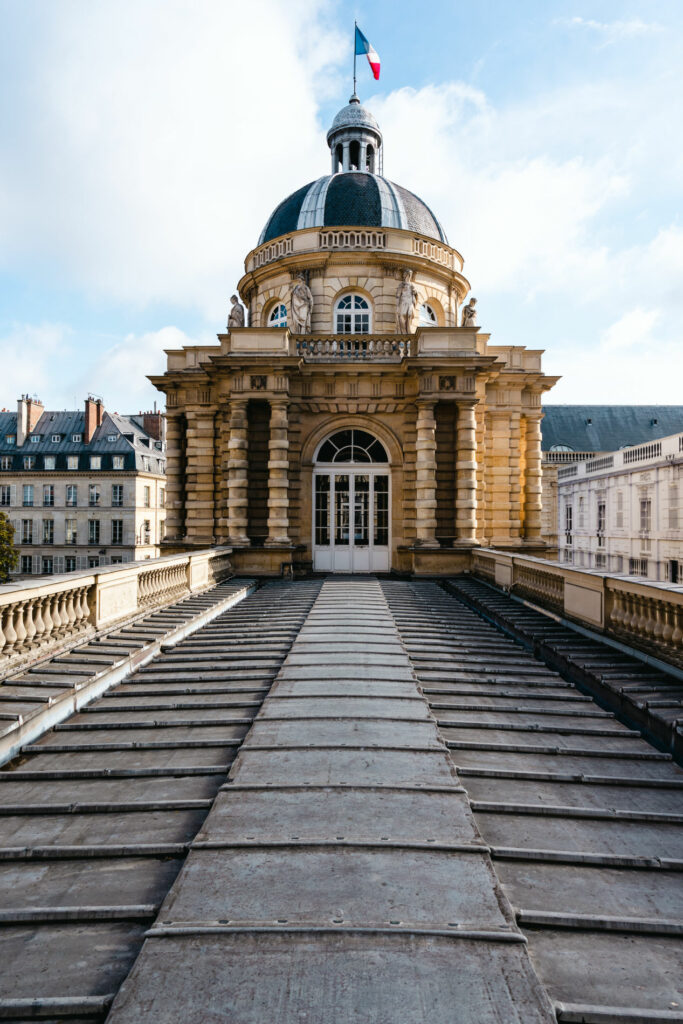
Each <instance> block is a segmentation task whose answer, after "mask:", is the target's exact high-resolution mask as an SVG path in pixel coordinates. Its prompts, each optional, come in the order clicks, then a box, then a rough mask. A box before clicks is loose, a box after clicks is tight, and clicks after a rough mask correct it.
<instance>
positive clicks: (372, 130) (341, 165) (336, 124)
mask: <svg viewBox="0 0 683 1024" xmlns="http://www.w3.org/2000/svg"><path fill="white" fill-rule="evenodd" d="M327 144H328V146H329V147H330V153H331V155H332V174H338V173H339V172H340V171H369V172H370V174H381V173H382V170H383V162H384V161H383V158H382V133H381V131H380V130H379V125H378V124H377V121H376V120H375V118H374V117H373V115H372V114H371V113H370V111H369V110H367V109H366V108H365V107H363V106H361V102H360V100H359V99H358V97H357V96H356V94H355V92H354V94H353V96H352V97H351V99H350V100H349V102H348V104H347V105H346V106H345V107H342V109H341V110H340V111H339V113H338V114H337V116H336V117H335V119H334V121H333V122H332V126H331V128H330V130H329V131H328V133H327Z"/></svg>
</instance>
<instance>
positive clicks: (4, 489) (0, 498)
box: [0, 484, 12, 508]
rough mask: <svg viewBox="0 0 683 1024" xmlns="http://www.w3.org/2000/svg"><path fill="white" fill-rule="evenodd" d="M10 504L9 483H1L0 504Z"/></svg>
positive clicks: (10, 492)
mask: <svg viewBox="0 0 683 1024" xmlns="http://www.w3.org/2000/svg"><path fill="white" fill-rule="evenodd" d="M11 504H12V488H11V486H10V485H9V484H2V485H1V486H0V505H4V507H5V508H7V506H8V505H11Z"/></svg>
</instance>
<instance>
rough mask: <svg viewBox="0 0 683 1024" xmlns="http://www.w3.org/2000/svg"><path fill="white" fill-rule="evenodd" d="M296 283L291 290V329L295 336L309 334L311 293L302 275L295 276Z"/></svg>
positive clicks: (311, 309)
mask: <svg viewBox="0 0 683 1024" xmlns="http://www.w3.org/2000/svg"><path fill="white" fill-rule="evenodd" d="M296 281H297V283H296V284H295V285H294V287H293V288H292V301H291V310H292V320H293V324H292V329H293V330H294V332H295V333H296V334H310V333H311V313H312V312H313V292H312V291H311V289H310V288H309V287H308V285H307V284H306V278H305V276H304V274H297V275H296Z"/></svg>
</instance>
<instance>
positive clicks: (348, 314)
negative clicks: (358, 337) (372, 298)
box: [334, 295, 371, 334]
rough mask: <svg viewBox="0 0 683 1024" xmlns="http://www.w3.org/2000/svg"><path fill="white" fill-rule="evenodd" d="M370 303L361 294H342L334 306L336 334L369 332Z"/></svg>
mask: <svg viewBox="0 0 683 1024" xmlns="http://www.w3.org/2000/svg"><path fill="white" fill-rule="evenodd" d="M370 313H371V310H370V303H369V302H368V300H367V299H364V298H363V296H362V295H342V297H341V299H339V301H338V302H337V305H336V306H335V308H334V329H335V332H336V333H337V334H369V333H370Z"/></svg>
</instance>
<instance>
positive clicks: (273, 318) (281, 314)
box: [268, 302, 287, 327]
mask: <svg viewBox="0 0 683 1024" xmlns="http://www.w3.org/2000/svg"><path fill="white" fill-rule="evenodd" d="M268 326H269V327H286V326H287V307H286V306H285V304H284V303H283V302H279V303H278V304H277V305H276V306H273V308H272V309H271V311H270V315H269V317H268Z"/></svg>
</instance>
